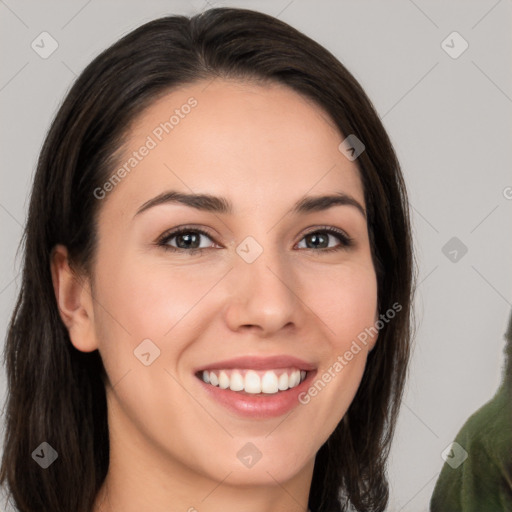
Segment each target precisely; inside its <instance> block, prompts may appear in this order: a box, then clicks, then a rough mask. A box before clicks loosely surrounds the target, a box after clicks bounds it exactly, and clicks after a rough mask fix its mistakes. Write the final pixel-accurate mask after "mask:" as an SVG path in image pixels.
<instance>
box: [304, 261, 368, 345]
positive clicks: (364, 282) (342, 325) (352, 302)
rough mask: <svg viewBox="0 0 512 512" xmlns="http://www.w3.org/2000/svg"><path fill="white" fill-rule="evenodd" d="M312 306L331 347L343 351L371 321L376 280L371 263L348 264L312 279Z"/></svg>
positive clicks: (310, 296)
mask: <svg viewBox="0 0 512 512" xmlns="http://www.w3.org/2000/svg"><path fill="white" fill-rule="evenodd" d="M312 282H313V283H314V288H311V289H310V290H309V292H308V293H307V296H308V297H309V300H310V301H311V304H312V306H311V309H313V311H315V312H316V313H317V314H318V315H319V317H320V319H321V320H322V321H323V322H324V323H325V324H326V326H327V329H328V332H329V339H330V341H331V345H332V348H333V349H335V350H336V351H337V352H339V351H345V350H346V347H347V346H350V344H351V342H352V340H353V339H356V338H357V336H358V335H359V334H360V333H361V332H363V331H364V330H365V329H366V328H368V327H370V326H371V325H373V324H374V322H375V319H376V312H377V279H376V275H375V271H374V269H373V266H371V265H362V264H361V265H357V264H354V265H347V266H343V267H341V266H340V268H339V269H337V270H333V271H332V272H329V273H326V274H318V275H317V276H315V279H314V280H313V281H312Z"/></svg>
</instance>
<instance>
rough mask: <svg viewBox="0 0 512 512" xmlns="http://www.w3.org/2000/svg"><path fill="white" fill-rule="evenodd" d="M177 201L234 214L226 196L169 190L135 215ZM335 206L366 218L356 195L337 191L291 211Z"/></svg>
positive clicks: (305, 201)
mask: <svg viewBox="0 0 512 512" xmlns="http://www.w3.org/2000/svg"><path fill="white" fill-rule="evenodd" d="M168 203H177V204H183V205H185V206H190V207H191V208H196V209H197V210H201V211H205V212H213V213H223V214H232V213H233V204H232V203H231V202H230V201H229V200H228V199H226V198H225V197H218V196H212V195H210V194H185V193H183V192H177V191H174V190H169V191H167V192H163V193H162V194H159V195H158V196H156V197H154V198H153V199H150V200H149V201H146V202H145V203H144V204H143V205H142V206H141V207H140V208H139V209H138V210H137V213H136V214H135V216H137V215H139V214H141V213H142V212H145V211H146V210H149V209H150V208H153V207H155V206H158V205H161V204H168ZM333 206H353V207H354V208H356V209H357V210H358V211H359V212H360V213H361V215H362V216H363V217H364V218H365V219H366V211H365V209H364V207H363V206H362V205H361V203H359V201H357V200H356V199H355V198H354V197H352V196H350V195H348V194H345V193H343V192H337V193H335V194H332V195H324V196H308V197H304V198H302V199H299V200H298V201H297V202H296V203H295V204H294V206H293V207H292V209H291V210H290V212H291V213H295V214H305V213H312V212H319V211H324V210H328V209H329V208H332V207H333Z"/></svg>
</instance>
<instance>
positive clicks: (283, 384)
mask: <svg viewBox="0 0 512 512" xmlns="http://www.w3.org/2000/svg"><path fill="white" fill-rule="evenodd" d="M277 387H278V388H279V391H286V390H287V389H288V387H289V386H288V374H287V373H283V374H282V375H281V377H279V382H278V384H277Z"/></svg>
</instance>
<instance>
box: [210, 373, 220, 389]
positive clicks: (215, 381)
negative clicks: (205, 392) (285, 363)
mask: <svg viewBox="0 0 512 512" xmlns="http://www.w3.org/2000/svg"><path fill="white" fill-rule="evenodd" d="M210 384H213V385H214V386H218V385H219V379H218V378H217V375H215V373H213V372H210Z"/></svg>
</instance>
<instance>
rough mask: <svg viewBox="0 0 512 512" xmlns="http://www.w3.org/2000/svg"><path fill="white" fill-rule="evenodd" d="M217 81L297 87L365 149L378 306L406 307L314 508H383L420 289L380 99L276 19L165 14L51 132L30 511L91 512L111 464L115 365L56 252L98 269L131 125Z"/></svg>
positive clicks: (28, 474)
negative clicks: (92, 346) (62, 284)
mask: <svg viewBox="0 0 512 512" xmlns="http://www.w3.org/2000/svg"><path fill="white" fill-rule="evenodd" d="M215 77H221V78H234V79H242V80H259V81H264V82H265V81H268V82H277V83H280V84H285V85H287V86H288V87H290V88H292V89H293V90H295V91H297V92H299V93H300V94H302V95H303V96H304V97H307V98H309V99H312V100H313V101H314V102H316V104H317V105H319V106H320V107H322V108H323V109H324V110H325V111H326V112H327V113H328V115H329V116H330V117H331V118H332V120H333V122H334V123H335V125H336V126H337V127H338V129H339V131H340V133H341V134H343V135H344V136H348V135H349V134H354V135H356V136H357V137H358V138H359V139H360V140H361V141H363V143H364V144H365V146H366V150H365V151H364V152H363V153H362V154H361V155H360V156H359V157H358V159H357V161H356V163H357V165H358V168H359V171H360V174H361V178H362V182H363V186H364V194H365V202H366V207H367V219H368V230H369V236H370V243H371V250H372V257H373V261H374V264H375V268H376V272H377V279H378V303H379V307H380V312H381V313H382V312H385V311H386V310H388V309H389V308H390V307H391V306H392V304H394V303H398V304H400V305H401V307H402V310H401V311H400V313H398V314H397V315H396V317H395V318H394V319H393V320H391V321H389V322H388V323H386V324H385V325H384V327H383V328H382V329H381V330H380V332H379V341H378V342H377V344H376V346H375V348H374V350H373V351H372V352H370V354H369V357H368V360H367V365H366V368H365V371H364V375H363V378H362V381H361V384H360V387H359V389H358V391H357V394H356V396H355V398H354V400H353V402H352V404H351V405H350V408H349V409H348V411H347V413H346V415H345V417H344V418H343V420H342V421H341V422H340V423H339V425H338V426H337V427H336V429H335V430H334V432H333V433H332V435H331V436H330V438H329V439H328V440H327V442H326V443H325V444H324V445H323V446H322V447H321V448H320V450H319V452H318V454H317V456H316V463H315V468H314V474H313V481H312V487H311V492H310V497H309V506H310V508H311V510H312V511H313V512H334V511H342V510H347V507H348V503H349V504H350V505H351V506H352V507H354V508H355V509H356V510H358V511H363V510H364V511H383V510H384V509H385V507H386V504H387V501H388V483H387V478H386V460H387V457H388V452H389V448H390V443H391V440H392V437H393V432H394V429H395V423H396V419H397V415H398V411H399V407H400V402H401V397H402V393H403V387H404V382H405V379H406V370H407V366H408V360H409V353H410V344H411V339H412V325H413V322H412V306H411V302H412V295H413V288H414V280H415V271H414V264H413V253H412V242H411V232H410V224H409V222H410V221H409V212H408V202H407V196H406V189H405V185H404V181H403V177H402V174H401V171H400V167H399V164H398V161H397V158H396V156H395V153H394V150H393V147H392V145H391V143H390V140H389V138H388V136H387V134H386V132H385V130H384V127H383V125H382V123H381V121H380V119H379V116H378V115H377V113H376V112H375V110H374V108H373V106H372V104H371V102H370V100H369V99H368V97H367V96H366V94H365V92H364V91H363V89H362V88H361V86H360V85H359V84H358V82H357V81H356V80H355V79H354V77H353V76H352V75H351V74H350V73H349V72H348V71H347V69H345V67H344V66H343V65H342V64H341V63H340V62H339V61H338V60H337V59H336V58H335V57H334V56H333V55H332V54H331V53H330V52H328V51H327V50H326V49H325V48H323V47H322V46H320V45H319V44H318V43H316V42H314V41H313V40H311V39H310V38H308V37H306V36H305V35H303V34H302V33H300V32H298V31H297V30H295V29H294V28H292V27H290V26H289V25H287V24H286V23H283V22H281V21H279V20H277V19H275V18H273V17H271V16H268V15H265V14H262V13H259V12H254V11H249V10H245V9H228V8H220V9H211V10H208V11H206V12H204V13H202V14H199V15H197V16H194V17H192V18H187V17H184V16H170V17H164V18H161V19H156V20H154V21H151V22H149V23H146V24H145V25H142V26H141V27H139V28H137V29H136V30H134V31H133V32H131V33H129V34H128V35H126V36H125V37H123V38H122V39H121V40H119V41H118V42H117V43H115V44H114V45H113V46H111V47H110V48H108V49H107V50H105V51H104V52H102V53H101V54H100V55H99V56H98V57H96V58H95V59H94V60H93V61H92V63H91V64H89V65H88V66H87V67H86V69H85V70H84V71H83V72H82V73H81V75H80V76H79V77H78V79H77V80H76V82H75V84H74V85H73V87H72V88H71V90H70V91H69V93H68V95H67V96H66V98H65V100H64V102H63V104H62V106H61V107H60V109H59V111H58V113H57V115H56V117H55V119H54V121H53V123H52V125H51V128H50V130H49V133H48V134H47V137H46V140H45V143H44V146H43V148H42V151H41V154H40V158H39V161H38V166H37V171H36V175H35V179H34V184H33V189H32V193H31V198H30V206H29V212H28V220H27V224H26V227H25V231H24V234H23V238H22V242H21V244H22V245H24V262H23V265H24V267H23V280H22V285H21V290H20V294H19V297H18V300H17V303H16V306H15V309H14V312H13V316H12V318H11V322H10V325H9V330H8V334H7V340H6V346H5V353H4V356H5V365H6V369H7V376H8V397H7V402H6V411H5V421H6V432H5V439H4V455H3V460H2V466H1V471H0V483H4V482H6V483H7V485H8V487H9V491H10V494H11V497H12V499H13V500H14V502H15V504H16V506H17V507H18V509H19V510H20V511H21V512H36V511H51V512H70V511H73V512H90V510H91V508H92V506H93V503H94V500H95V497H96V494H97V492H98V490H99V488H100V486H101V484H102V482H103V480H104V478H105V476H106V473H107V470H108V464H109V438H108V423H107V408H106V400H105V389H104V385H103V380H102V379H103V377H104V368H103V365H102V362H101V358H100V355H99V353H98V351H94V352H92V353H82V352H80V351H78V350H76V349H75V348H74V347H73V345H72V344H71V342H70V339H69V336H68V332H67V329H66V328H65V326H64V324H63V322H62V320H61V318H60V315H59V311H58V307H57V302H56V298H55V295H54V290H53V287H52V279H51V272H50V256H51V252H52V248H53V247H54V246H55V245H56V244H63V245H65V246H66V247H67V248H68V250H69V254H70V259H71V263H72V265H73V266H74V267H75V268H79V269H81V270H83V271H85V272H89V273H90V272H91V269H92V268H93V267H94V256H95V249H96V244H97V238H96V229H97V217H98V211H99V207H100V205H101V201H98V200H97V199H96V198H95V196H94V194H93V191H94V190H95V189H96V188H97V187H101V185H102V184H103V183H105V181H106V180H107V179H108V177H109V176H110V175H111V174H112V173H113V170H114V166H115V163H116V162H115V155H116V154H117V152H118V151H119V148H121V147H122V144H123V141H124V138H125V136H126V134H127V127H128V126H130V123H133V122H134V120H135V119H136V118H137V116H138V115H139V114H140V113H142V112H143V111H144V109H145V108H147V107H148V106H149V105H151V104H152V102H154V101H155V99H156V98H158V97H160V96H162V95H163V94H165V93H168V92H169V91H171V90H173V89H175V88H177V87H181V86H184V85H187V84H191V83H194V82H197V81H199V80H205V79H213V78H215ZM340 141H341V139H340ZM20 247H21V245H20ZM89 275H91V274H89ZM43 441H47V442H48V443H49V444H50V445H51V446H53V447H54V448H55V449H56V450H57V452H58V454H59V457H58V459H57V461H56V462H55V463H54V464H52V465H51V466H50V467H49V468H47V469H46V470H42V469H41V468H40V467H39V465H37V464H35V463H34V461H33V460H32V458H31V453H32V452H33V450H34V449H35V448H36V447H37V446H38V445H39V444H40V443H41V442H43Z"/></svg>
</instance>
